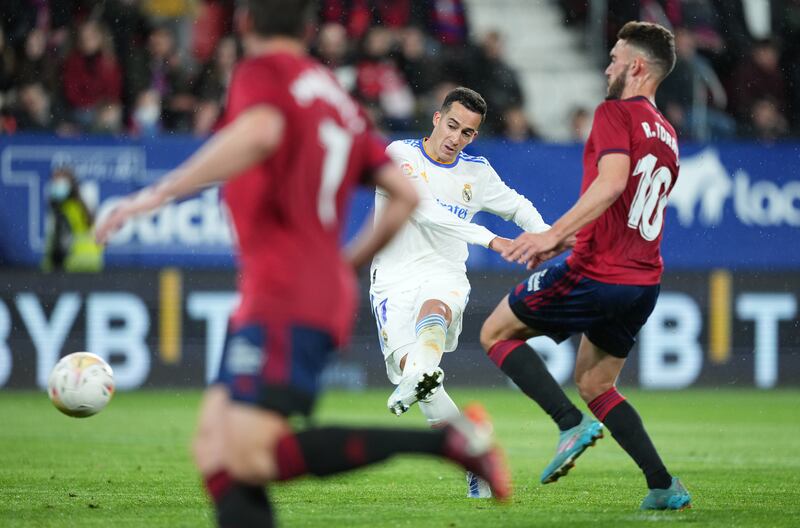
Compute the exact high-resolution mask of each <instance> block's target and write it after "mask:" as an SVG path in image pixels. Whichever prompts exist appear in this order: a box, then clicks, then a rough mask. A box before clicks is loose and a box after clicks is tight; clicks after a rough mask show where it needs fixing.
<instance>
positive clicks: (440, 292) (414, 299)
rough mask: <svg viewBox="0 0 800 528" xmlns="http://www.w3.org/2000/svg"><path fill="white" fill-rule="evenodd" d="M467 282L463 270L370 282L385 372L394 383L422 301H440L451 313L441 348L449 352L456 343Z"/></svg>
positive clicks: (464, 306)
mask: <svg viewBox="0 0 800 528" xmlns="http://www.w3.org/2000/svg"><path fill="white" fill-rule="evenodd" d="M469 292H470V285H469V281H468V280H467V276H466V275H464V274H448V275H446V276H442V275H435V276H434V275H432V276H430V277H427V278H425V279H423V280H421V281H420V280H414V281H407V282H405V283H402V284H398V285H392V286H388V287H381V286H380V285H379V286H377V287H376V286H375V285H372V287H371V288H370V290H369V298H370V303H371V304H372V315H373V316H374V317H375V322H376V324H377V327H378V341H379V342H380V345H381V351H382V352H383V357H384V360H385V361H386V373H387V374H388V376H389V380H390V381H391V382H392V383H394V384H395V385H396V384H398V383H399V382H400V379H401V378H402V374H403V371H402V370H401V369H400V360H401V359H402V358H403V356H405V355H406V354H407V353H408V352H409V351H410V345H412V344H413V343H414V342H415V341H416V339H417V335H416V331H415V328H416V325H417V317H418V316H419V311H420V309H421V308H422V305H423V303H424V302H425V301H427V300H430V299H438V300H440V301H443V302H444V303H445V304H446V305H447V306H448V307H449V308H450V312H451V313H452V320H451V321H450V326H449V327H448V329H447V337H446V339H445V345H444V351H445V352H452V351H453V350H455V349H456V347H457V346H458V336H459V335H460V334H461V321H462V317H463V315H464V309H465V308H466V307H467V302H468V301H469Z"/></svg>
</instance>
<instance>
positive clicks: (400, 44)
mask: <svg viewBox="0 0 800 528" xmlns="http://www.w3.org/2000/svg"><path fill="white" fill-rule="evenodd" d="M560 3H561V5H562V7H563V9H564V14H565V17H564V18H565V21H566V22H567V23H568V24H571V25H577V26H581V25H587V26H588V25H590V24H591V23H592V21H591V20H589V14H590V12H591V10H590V7H589V6H590V2H589V1H588V0H560ZM607 5H608V14H607V20H605V24H604V27H605V28H606V34H607V44H613V42H614V40H615V35H616V32H617V31H618V30H619V28H620V27H621V25H622V24H623V23H624V22H625V21H627V20H631V19H644V20H650V21H654V22H659V23H661V24H664V25H666V26H668V27H670V28H672V29H673V30H674V31H675V35H676V46H677V52H678V63H677V65H676V67H675V71H674V72H673V73H672V75H670V77H668V78H667V80H666V81H665V82H664V84H663V85H662V87H661V89H660V90H659V97H658V101H657V102H658V105H659V107H660V108H661V109H662V111H663V112H664V113H665V114H666V116H667V118H668V119H669V120H670V121H671V122H672V123H673V124H674V125H675V127H676V129H678V131H679V133H680V134H681V136H682V137H683V138H687V139H697V140H710V139H727V138H734V137H743V138H755V139H760V140H774V139H779V138H783V137H787V136H792V135H793V136H800V0H758V1H747V0H624V1H623V0H607ZM234 8H235V0H3V8H2V12H0V134H13V133H19V132H25V133H30V132H47V133H55V134H58V135H63V136H71V135H80V134H86V133H98V134H113V135H131V136H138V137H152V136H158V135H161V134H166V133H179V134H194V135H198V136H203V135H206V134H208V133H209V132H210V131H212V130H213V128H214V126H215V125H216V123H217V122H218V119H219V117H220V115H221V113H222V111H223V106H224V103H225V96H226V92H227V86H228V83H229V81H230V76H231V72H232V70H233V67H234V65H235V63H236V61H237V60H238V59H239V58H240V57H241V45H240V42H238V40H237V38H236V33H235V31H234V28H233V25H234V22H233V21H234ZM318 11H319V12H318V16H317V20H318V22H319V23H318V25H317V27H316V28H315V31H314V32H313V34H311V35H309V40H310V41H311V42H312V50H313V53H314V54H315V55H316V56H317V57H318V58H319V59H320V60H321V61H322V62H323V63H325V64H327V65H328V66H330V67H331V69H332V70H333V71H334V73H335V74H336V76H337V77H338V79H339V81H340V82H341V83H342V85H343V86H345V88H347V89H348V90H349V91H350V92H351V93H353V94H354V95H355V96H356V97H357V98H358V99H359V100H360V101H361V102H362V103H363V104H364V106H365V107H366V108H367V110H368V111H369V113H370V114H371V116H372V118H373V120H374V121H375V123H376V124H377V125H378V126H379V127H380V128H381V129H382V130H384V131H386V132H390V133H391V132H404V133H411V132H424V131H426V130H427V129H428V128H429V127H430V116H431V114H432V113H433V111H434V110H435V109H436V108H437V107H438V105H439V103H440V102H441V100H442V97H443V94H445V93H446V92H448V91H449V90H450V89H452V88H453V87H455V86H457V85H462V84H463V85H466V86H470V87H472V88H474V89H476V90H477V91H479V92H480V93H481V94H483V96H484V97H485V98H486V100H487V102H488V104H489V116H488V119H487V122H486V123H485V125H484V127H483V129H482V131H481V132H482V133H483V134H484V135H499V136H503V137H506V138H508V139H509V140H511V141H525V140H528V139H534V138H537V137H538V135H537V133H536V131H535V130H534V128H533V126H532V125H531V123H530V122H529V121H528V120H527V118H526V114H525V112H524V105H525V100H524V97H523V90H522V89H521V87H520V83H519V79H518V75H517V73H516V72H515V70H514V69H513V68H512V67H510V66H509V65H508V63H507V62H506V61H505V60H504V50H503V46H504V39H503V35H502V34H501V33H500V32H499V31H489V32H487V33H486V34H484V35H482V36H481V37H480V39H479V40H478V41H473V40H471V39H470V35H471V33H470V27H469V17H468V13H467V11H466V6H465V5H464V2H463V0H319V2H318ZM570 119H571V120H572V123H571V128H572V129H573V131H574V138H575V139H576V140H580V139H582V138H584V137H585V135H586V133H587V132H588V128H589V127H590V126H591V115H590V113H589V112H588V111H587V109H584V108H578V109H575V110H574V111H573V113H572V115H571V117H570Z"/></svg>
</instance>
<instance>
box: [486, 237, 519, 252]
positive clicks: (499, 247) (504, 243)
mask: <svg viewBox="0 0 800 528" xmlns="http://www.w3.org/2000/svg"><path fill="white" fill-rule="evenodd" d="M512 242H513V240H511V239H510V238H505V237H501V236H497V237H494V238H493V239H492V241H491V242H489V249H491V250H492V251H497V252H498V253H500V254H502V253H503V252H504V251H505V250H506V249H508V248H509V246H511V243H512Z"/></svg>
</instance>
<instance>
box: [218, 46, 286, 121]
mask: <svg viewBox="0 0 800 528" xmlns="http://www.w3.org/2000/svg"><path fill="white" fill-rule="evenodd" d="M281 87H283V83H282V82H281V80H280V79H278V78H277V75H276V73H275V72H274V71H272V68H270V67H269V65H268V64H267V63H265V62H263V61H262V62H252V61H246V62H243V63H241V64H240V65H239V66H238V67H237V68H236V70H235V71H234V72H233V79H232V80H231V84H230V88H229V89H228V103H227V105H226V106H225V119H224V124H228V123H230V122H231V121H233V120H234V119H236V116H237V115H239V114H241V113H242V112H244V111H245V110H247V109H248V108H250V107H252V106H255V105H258V104H268V105H271V106H275V107H277V108H284V106H285V104H286V88H285V87H283V88H282V89H281Z"/></svg>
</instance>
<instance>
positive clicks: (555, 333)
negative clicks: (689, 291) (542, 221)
mask: <svg viewBox="0 0 800 528" xmlns="http://www.w3.org/2000/svg"><path fill="white" fill-rule="evenodd" d="M617 38H618V39H619V40H617V43H616V45H615V46H614V48H613V49H612V50H611V64H610V65H609V66H608V68H607V69H606V76H607V77H608V85H609V86H608V99H607V100H606V101H605V102H604V103H602V104H601V105H600V106H598V107H597V110H596V111H595V116H594V124H593V126H592V131H591V134H590V135H589V139H588V141H587V142H586V149H585V151H584V159H583V185H582V186H581V187H582V188H581V197H580V199H579V200H578V201H577V203H576V204H575V205H574V206H573V207H572V209H570V210H569V211H568V212H567V213H566V214H564V216H562V217H561V218H560V219H559V220H558V221H557V222H556V223H555V224H554V225H553V227H552V228H551V229H550V230H549V231H546V232H544V233H542V234H528V233H525V234H522V235H520V236H519V237H518V238H517V239H516V240H515V241H514V242H513V243H512V244H511V246H510V248H509V249H507V250H506V251H504V253H503V256H504V257H505V258H506V259H507V260H510V261H516V262H518V263H527V265H528V268H529V269H532V268H534V267H535V266H536V265H538V264H539V263H541V262H542V261H544V260H547V259H549V258H551V257H553V256H555V255H557V254H559V253H561V252H562V251H564V250H565V249H566V246H567V245H568V244H567V243H566V241H567V240H568V239H569V237H570V236H572V235H573V234H575V233H577V238H578V240H577V243H576V245H575V248H574V250H573V252H572V255H570V257H569V258H568V259H567V261H566V262H565V263H562V264H555V265H551V266H549V267H546V268H543V269H541V270H539V271H537V272H536V273H534V274H533V275H531V277H530V278H529V279H528V280H526V281H524V282H522V283H520V284H518V285H517V286H516V287H515V288H514V289H512V290H511V293H510V294H509V295H508V296H507V297H506V298H505V299H503V301H501V302H500V304H499V305H498V306H497V308H495V310H494V312H493V313H492V314H491V315H490V316H489V318H488V319H487V320H486V322H485V323H484V325H483V328H482V329H481V344H482V345H483V347H484V349H485V350H486V351H487V352H488V353H489V357H490V358H491V359H492V361H494V362H495V363H496V364H497V365H498V366H499V367H500V368H501V369H502V370H503V372H505V373H506V374H507V375H508V376H509V377H510V378H511V379H512V380H514V382H515V383H516V384H517V385H518V386H519V387H520V388H521V389H522V390H523V391H524V392H525V394H527V395H528V396H529V397H531V398H532V399H533V400H535V401H536V402H537V403H538V404H539V405H540V406H541V407H542V408H543V409H544V410H545V411H546V412H547V413H548V414H549V415H550V417H551V418H552V419H553V421H555V422H556V424H557V425H558V427H559V429H560V430H561V434H560V438H559V443H558V447H557V451H556V456H555V458H554V459H553V461H552V462H551V463H550V465H549V466H548V467H547V468H545V470H544V473H543V474H542V476H541V481H542V483H544V484H547V483H548V482H554V481H556V480H557V479H558V478H559V477H562V476H564V475H566V474H567V472H568V471H569V470H570V468H571V467H572V466H573V465H574V461H575V459H576V458H577V457H578V456H580V454H581V453H583V451H584V450H585V449H586V448H587V447H589V446H590V445H593V444H594V443H595V441H596V440H597V439H598V438H600V437H602V428H603V425H605V427H607V428H608V430H609V431H611V434H612V435H613V436H614V438H615V439H616V440H617V442H619V444H620V445H621V446H622V448H623V449H624V450H625V451H626V452H627V453H628V454H629V455H630V456H631V458H633V460H634V461H635V462H636V463H637V464H638V465H639V467H640V468H641V469H642V471H643V473H644V475H645V478H646V479H647V486H648V488H650V493H649V494H648V495H647V497H645V499H644V501H643V502H642V504H641V507H642V509H658V510H664V509H682V508H686V507H689V506H690V501H691V500H690V497H689V493H688V492H687V491H686V489H684V487H683V486H682V485H681V483H680V481H679V480H678V479H677V478H674V477H672V476H671V475H670V474H669V473H668V472H667V469H666V468H665V467H664V464H663V463H662V461H661V458H660V457H659V456H658V453H657V452H656V449H655V447H654V446H653V443H652V442H651V441H650V437H649V436H648V435H647V432H646V431H645V429H644V426H643V425H642V420H641V418H640V417H639V415H638V414H637V412H636V410H635V409H634V408H633V407H632V406H631V405H630V403H628V402H627V401H626V400H625V398H624V397H623V396H622V395H621V394H620V393H619V392H617V389H616V386H615V384H616V380H617V377H618V375H619V373H620V371H621V370H622V367H623V365H624V364H625V358H626V357H627V356H628V353H629V352H630V350H631V348H632V347H633V344H634V342H635V338H636V334H637V333H638V332H639V329H640V328H641V327H642V326H643V325H644V323H645V322H646V321H647V318H648V317H649V316H650V313H651V312H652V311H653V308H654V307H655V304H656V299H657V298H658V292H659V283H660V281H661V274H662V272H663V262H662V260H661V253H660V244H661V237H662V228H663V222H664V208H665V207H666V205H667V197H668V195H669V193H670V191H671V190H672V188H673V186H674V185H675V181H676V180H677V177H678V166H679V163H678V145H677V140H676V134H675V130H674V129H673V128H672V126H671V125H670V124H669V123H668V122H667V120H666V119H665V118H664V116H662V115H661V113H660V112H659V111H658V109H657V108H656V107H655V105H654V103H653V101H654V100H655V93H656V89H657V88H658V85H659V83H661V81H662V80H663V79H664V78H665V77H666V76H667V75H668V74H669V72H670V71H672V68H673V66H674V65H675V45H674V39H673V36H672V34H671V33H670V32H669V31H668V30H666V29H664V28H663V27H661V26H658V25H655V24H647V23H640V22H629V23H628V24H626V25H625V26H624V27H623V28H622V29H621V30H620V32H619V34H618V35H617ZM576 333H580V334H583V335H582V337H581V344H580V347H579V349H578V357H577V360H576V362H575V383H576V384H577V386H578V391H579V392H580V395H581V398H583V400H584V401H586V403H588V404H589V409H591V411H592V413H594V415H595V417H596V418H597V420H593V419H591V418H590V417H589V416H587V415H584V414H583V413H581V411H579V410H578V409H577V408H576V407H575V406H574V405H573V404H572V402H570V400H569V399H568V398H567V397H566V395H565V394H564V392H563V391H562V390H561V387H559V386H558V383H556V381H555V380H554V379H553V377H552V376H551V375H550V373H549V372H548V371H547V367H546V366H545V364H544V362H543V361H542V360H541V358H540V357H539V356H538V355H537V354H536V352H535V351H534V350H533V349H532V348H531V347H530V346H528V345H527V344H526V342H525V341H524V340H525V339H528V338H530V337H533V336H537V335H546V336H549V337H551V338H553V339H554V340H556V341H563V340H564V339H566V338H567V337H569V336H570V335H572V334H576ZM598 420H599V421H598ZM600 422H603V423H602V424H601V423H600Z"/></svg>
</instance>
